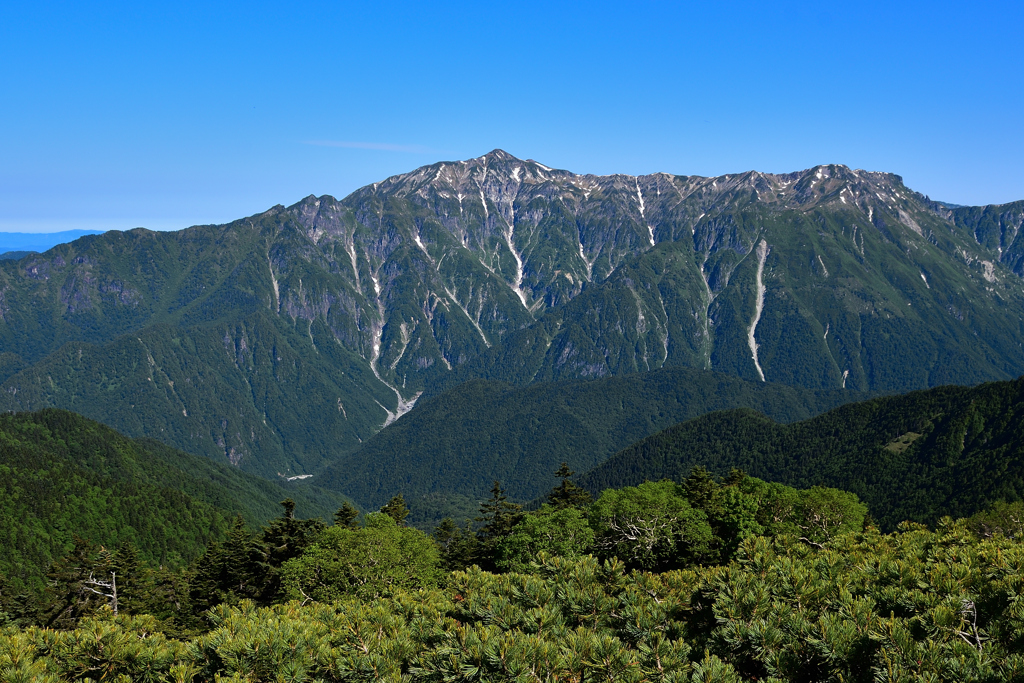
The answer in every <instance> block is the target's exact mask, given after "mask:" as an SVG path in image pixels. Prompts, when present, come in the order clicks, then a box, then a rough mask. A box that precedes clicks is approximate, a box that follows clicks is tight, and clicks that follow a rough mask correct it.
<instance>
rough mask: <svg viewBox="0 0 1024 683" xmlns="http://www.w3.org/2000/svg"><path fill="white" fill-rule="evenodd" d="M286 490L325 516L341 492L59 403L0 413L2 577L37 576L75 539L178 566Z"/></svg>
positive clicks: (264, 511) (254, 518) (266, 509)
mask: <svg viewBox="0 0 1024 683" xmlns="http://www.w3.org/2000/svg"><path fill="white" fill-rule="evenodd" d="M287 496H292V497H294V498H297V499H299V501H300V505H301V507H300V510H299V511H300V513H305V514H311V513H312V514H320V515H329V514H330V512H331V511H332V510H333V509H334V508H335V507H336V504H337V502H338V499H337V498H336V497H335V496H333V495H331V494H327V493H323V492H318V491H309V492H307V490H306V489H305V487H304V488H301V489H300V488H299V487H296V486H287V487H285V486H281V485H278V484H275V483H271V482H267V481H263V480H261V479H259V478H257V477H254V476H252V475H247V474H244V473H242V472H238V471H237V470H235V469H233V468H230V467H226V466H223V465H218V464H215V463H212V462H210V461H209V460H207V459H204V458H199V457H196V456H191V455H188V454H186V453H183V452H181V451H176V450H174V449H171V448H168V447H167V446H163V445H162V444H159V443H156V442H152V441H146V442H140V441H133V440H131V439H128V438H126V437H124V436H122V435H120V434H118V433H117V432H115V431H114V430H112V429H110V428H109V427H106V426H104V425H101V424H98V423H96V422H93V421H91V420H88V419H86V418H83V417H81V416H79V415H75V414H74V413H69V412H66V411H62V410H53V409H49V410H44V411H40V412H37V413H21V414H5V415H0V575H4V576H6V577H8V579H13V580H14V581H15V583H18V582H20V581H24V580H30V579H32V578H35V577H39V576H41V575H42V573H43V572H45V570H46V568H47V567H48V566H49V564H50V563H51V562H52V561H53V560H54V559H57V558H59V557H61V556H62V555H63V554H64V553H65V552H66V551H67V550H68V548H69V547H70V546H71V544H72V539H73V537H74V536H76V535H77V536H81V537H83V538H87V539H89V540H91V541H92V542H93V543H96V544H102V545H106V546H107V547H111V548H113V547H116V546H118V545H120V544H121V543H125V542H130V543H132V544H133V545H135V546H136V547H137V548H138V549H139V551H140V554H141V556H142V558H143V559H146V560H149V561H150V562H152V563H153V564H160V565H172V566H181V565H182V564H184V563H185V562H187V561H190V560H191V559H193V558H195V557H196V556H197V555H198V554H199V553H201V552H202V549H203V547H204V546H205V544H206V543H208V542H209V541H210V540H211V539H214V538H217V537H219V536H221V535H222V534H223V532H224V528H225V525H226V519H227V518H228V517H229V516H230V515H232V514H234V513H239V514H241V515H242V516H243V517H244V518H245V519H246V520H247V521H248V522H249V523H251V524H256V523H262V522H264V521H266V520H268V519H270V518H272V517H275V516H276V515H277V514H278V513H279V510H280V506H279V505H278V502H279V501H280V500H281V499H282V498H284V497H287Z"/></svg>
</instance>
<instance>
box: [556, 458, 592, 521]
mask: <svg viewBox="0 0 1024 683" xmlns="http://www.w3.org/2000/svg"><path fill="white" fill-rule="evenodd" d="M574 474H576V473H575V472H573V471H572V470H571V469H569V465H567V464H566V463H564V462H563V463H562V465H561V466H560V467H559V468H558V471H557V472H555V476H556V477H558V478H559V479H561V480H562V483H560V484H559V485H558V486H556V487H555V488H554V489H552V490H551V493H549V494H548V503H550V504H551V506H552V507H553V508H555V509H557V510H562V509H564V508H581V509H582V508H585V507H587V506H589V505H590V504H591V503H593V502H594V499H593V498H592V497H591V495H590V492H589V491H587V490H586V489H582V488H580V487H579V486H577V485H576V483H575V482H572V481H569V477H571V476H572V475H574Z"/></svg>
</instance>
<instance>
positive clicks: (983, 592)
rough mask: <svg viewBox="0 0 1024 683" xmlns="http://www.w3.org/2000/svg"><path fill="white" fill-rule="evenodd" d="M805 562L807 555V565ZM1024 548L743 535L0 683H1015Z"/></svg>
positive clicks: (463, 574)
mask: <svg viewBox="0 0 1024 683" xmlns="http://www.w3.org/2000/svg"><path fill="white" fill-rule="evenodd" d="M817 545H820V546H821V547H820V548H819V547H816V546H817ZM1022 591H1024V546H1022V545H1021V544H1020V543H1019V542H1018V541H1017V540H1015V539H1009V538H1007V537H1005V536H1002V535H994V536H992V537H990V538H981V537H979V535H977V534H975V533H973V532H972V531H971V530H970V529H969V528H968V525H967V524H966V523H965V522H955V523H954V522H952V521H950V520H948V519H947V520H944V521H943V522H942V523H941V524H940V525H939V527H938V528H937V530H934V531H931V530H928V529H926V528H924V527H921V526H918V525H913V524H907V525H904V526H903V527H902V528H901V529H900V530H898V531H896V532H895V533H892V534H888V535H885V534H881V533H880V532H878V531H877V530H874V529H873V528H869V529H868V530H866V531H860V532H852V533H843V534H840V535H838V536H835V537H833V538H832V539H830V540H827V541H825V542H823V543H819V544H816V545H815V544H809V543H807V542H805V541H801V540H799V539H798V538H797V537H796V536H793V535H780V536H778V537H776V538H774V539H771V538H766V537H758V536H752V537H749V538H747V539H745V540H743V541H742V542H741V543H740V546H739V548H738V552H737V555H736V558H735V559H734V560H733V561H732V562H731V563H729V564H727V565H724V566H694V567H690V568H687V569H679V570H671V571H666V572H662V573H652V572H648V571H642V570H631V569H629V568H628V567H627V565H626V564H625V563H624V562H622V561H620V560H617V559H614V558H613V559H609V560H606V561H604V562H601V561H600V560H598V559H596V558H595V557H593V556H589V555H588V556H582V557H576V558H561V557H556V556H552V555H547V554H545V553H541V554H540V555H539V556H538V557H537V558H536V560H535V561H534V562H533V563H532V564H531V565H530V566H529V567H528V568H527V571H525V572H522V573H507V574H492V573H489V572H486V571H483V570H480V569H479V568H477V567H472V568H470V569H468V570H466V571H457V572H453V573H451V574H450V575H448V576H447V577H446V578H445V579H444V580H443V581H442V582H441V584H439V585H438V586H436V587H430V588H419V589H401V588H399V589H396V590H394V591H392V592H391V593H390V594H389V595H387V596H386V597H377V598H374V599H363V598H360V597H359V596H357V595H350V596H345V597H341V598H340V599H336V600H333V601H331V602H322V603H321V602H316V601H306V602H303V601H299V600H293V601H290V602H286V603H279V604H273V605H267V606H263V607H261V606H258V605H257V604H256V603H254V602H252V601H250V600H242V601H241V602H239V603H237V604H235V605H227V604H222V605H219V606H216V607H214V608H212V609H210V610H208V611H207V612H206V614H205V620H206V627H207V630H206V631H205V632H202V633H198V634H196V635H193V636H191V637H180V638H174V637H170V636H168V635H166V634H165V633H164V632H162V630H161V627H160V623H159V622H158V621H157V620H156V619H155V618H153V617H151V616H144V615H143V616H139V615H135V616H126V615H124V614H120V615H118V616H115V615H114V614H113V613H112V612H111V611H110V610H109V609H104V610H101V611H100V612H99V613H98V614H97V615H96V616H93V617H90V618H86V619H84V620H82V621H81V622H79V624H78V627H77V628H75V629H74V630H66V631H59V630H53V629H47V628H40V627H30V628H25V629H20V630H19V629H15V628H12V627H8V628H7V629H5V630H3V631H2V632H0V681H3V682H4V683H7V682H9V681H10V682H13V681H66V680H97V681H98V680H104V681H129V680H130V681H214V680H221V681H252V682H256V681H439V682H440V681H452V682H455V681H522V682H526V681H574V682H579V683H583V682H584V681H686V682H690V681H693V682H696V681H701V682H706V683H710V682H711V681H715V682H721V683H725V682H732V681H837V682H838V681H860V682H864V683H867V682H873V681H893V682H895V681H978V682H981V681H1020V680H1024V603H1022V601H1021V599H1020V595H1021V593H1022Z"/></svg>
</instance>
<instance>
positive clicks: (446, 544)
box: [434, 517, 480, 572]
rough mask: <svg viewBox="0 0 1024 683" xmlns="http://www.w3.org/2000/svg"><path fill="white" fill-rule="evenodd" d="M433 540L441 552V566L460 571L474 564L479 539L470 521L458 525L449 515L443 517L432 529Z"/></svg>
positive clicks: (477, 555) (447, 569)
mask: <svg viewBox="0 0 1024 683" xmlns="http://www.w3.org/2000/svg"><path fill="white" fill-rule="evenodd" d="M434 541H435V542H436V543H437V547H438V550H439V552H440V554H441V568H442V569H444V570H445V571H448V572H452V571H461V570H463V569H468V568H469V567H471V566H472V565H474V564H476V563H477V561H478V558H479V555H480V541H479V539H477V536H476V532H475V531H473V527H472V525H471V524H470V522H468V521H467V522H466V524H465V526H462V527H460V526H458V525H457V524H455V522H454V520H452V518H451V517H445V518H444V519H442V520H441V523H440V524H438V525H437V528H435V529H434Z"/></svg>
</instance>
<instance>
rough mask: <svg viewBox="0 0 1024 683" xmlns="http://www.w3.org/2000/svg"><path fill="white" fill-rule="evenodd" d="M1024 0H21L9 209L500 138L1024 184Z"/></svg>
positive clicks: (348, 175)
mask: <svg viewBox="0 0 1024 683" xmlns="http://www.w3.org/2000/svg"><path fill="white" fill-rule="evenodd" d="M1022 27H1024V10H1022V9H1021V8H1020V6H1019V4H1017V3H1009V2H989V3H978V4H973V3H972V4H968V3H942V2H931V3H900V2H884V3H882V2H878V3H876V2H859V3H845V4H839V3H825V2H817V3H788V2H774V3H765V2H757V3H753V2H751V3H748V2H734V3H710V2H701V3H658V2H638V3H623V2H616V3H610V2H609V3H604V2H592V3H587V4H584V3H579V4H569V3H553V2H536V3H535V2H528V1H518V2H515V3H497V2H490V3H483V2H481V3H443V2H441V3H438V2H433V3H425V2H417V3H406V2H391V3H387V4H386V5H383V6H381V5H379V4H371V3H365V4H356V3H339V2H334V3H304V4H303V3H288V4H285V3H260V2H251V1H250V2H246V3H238V4H231V3H185V2H182V3H175V4H173V5H171V4H164V5H162V4H148V3H138V2H133V3H117V2H109V3H96V4H95V5H90V4H86V3H76V2H71V3H62V4H57V3H47V2H35V3H28V2H22V3H15V2H7V3H3V6H2V7H0V64H3V67H2V69H0V96H2V100H0V230H5V231H16V230H20V231H55V230H67V229H81V228H86V229H127V228H131V227H135V226H144V227H149V228H152V229H176V228H182V227H186V226H188V225H191V224H195V223H215V222H216V223H219V222H225V221H228V220H232V219H234V218H238V217H241V216H244V215H249V214H253V213H256V212H259V211H263V210H265V209H266V208H268V207H269V206H272V205H273V204H277V203H281V204H290V203H292V202H295V201H297V200H298V199H300V198H301V197H303V196H305V195H308V194H310V193H314V194H318V195H319V194H325V193H326V194H332V195H335V196H338V197H341V196H344V195H346V194H348V193H349V192H351V191H352V190H354V189H356V188H357V187H360V186H362V185H365V184H367V183H371V182H374V181H376V180H381V179H383V178H385V177H387V176H388V175H391V174H395V173H401V172H404V171H408V170H411V169H413V168H415V167H417V166H421V165H424V164H428V163H432V162H434V161H438V160H442V159H463V158H469V157H473V156H478V155H480V154H483V153H485V152H487V151H489V150H491V149H493V148H496V147H501V148H503V149H505V150H507V151H509V152H510V153H512V154H515V155H517V156H520V157H524V158H533V159H537V160H538V161H541V162H543V163H545V164H547V165H549V166H555V167H560V168H567V169H570V170H573V171H577V172H586V173H615V172H621V173H632V174H640V173H650V172H655V171H667V172H671V173H678V174H697V175H717V174H722V173H731V172H738V171H744V170H749V169H757V170H761V171H769V172H783V171H792V170H798V169H802V168H807V167H809V166H813V165H815V164H818V163H844V164H847V165H850V166H853V167H856V168H866V169H870V170H885V171H892V172H895V173H899V174H900V175H902V176H903V177H904V179H905V181H906V183H907V184H908V185H909V186H910V187H913V188H914V189H917V190H919V191H921V192H924V193H926V194H929V195H930V196H932V197H933V198H937V199H942V200H945V201H950V202H955V203H961V204H987V203H1002V202H1007V201H1013V200H1016V199H1024V162H1022V160H1024V106H1022V105H1024V87H1022V86H1024V51H1022V50H1021V49H1020V45H1019V33H1020V30H1021V28H1022Z"/></svg>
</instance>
